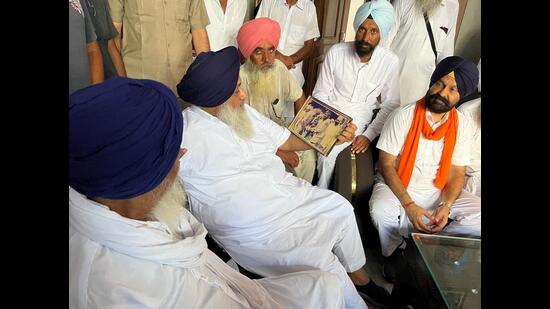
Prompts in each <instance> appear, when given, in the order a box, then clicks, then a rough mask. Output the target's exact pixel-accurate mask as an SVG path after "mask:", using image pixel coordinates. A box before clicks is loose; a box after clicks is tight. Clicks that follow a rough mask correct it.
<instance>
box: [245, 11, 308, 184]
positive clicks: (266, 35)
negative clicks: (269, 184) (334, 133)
mask: <svg viewBox="0 0 550 309" xmlns="http://www.w3.org/2000/svg"><path fill="white" fill-rule="evenodd" d="M280 37H281V28H280V27H279V24H278V23H277V22H276V21H274V20H272V19H269V18H266V17H263V18H257V19H254V20H251V21H249V22H247V23H245V24H244V25H243V26H242V27H241V29H240V30H239V32H238V34H237V42H238V44H239V49H240V51H241V53H242V54H243V56H244V57H245V58H246V62H245V63H244V64H243V65H242V66H241V69H240V74H239V75H240V77H241V82H242V85H243V88H244V90H245V92H246V93H247V94H248V97H247V99H246V100H245V102H246V103H248V104H250V105H251V106H252V107H254V109H256V110H257V111H258V112H260V113H261V114H262V115H264V116H266V117H268V118H269V119H271V120H273V121H274V122H276V123H277V124H278V125H280V126H283V127H288V126H289V125H290V123H291V122H292V119H293V118H294V114H295V112H298V110H300V108H301V107H302V105H303V104H304V102H305V95H304V92H303V91H302V88H301V87H300V85H299V84H298V82H297V81H296V79H295V78H294V77H293V76H292V74H291V73H290V72H289V71H288V69H287V68H286V66H285V65H284V64H283V63H282V62H281V61H279V60H278V59H276V56H275V54H276V51H277V46H278V45H279V39H280ZM277 155H278V156H279V157H280V158H281V160H283V162H284V163H285V166H286V169H287V171H289V172H291V173H293V174H294V176H296V177H299V178H302V179H304V180H306V181H308V182H310V183H311V181H312V180H313V174H314V173H315V161H316V160H317V158H316V155H315V151H314V150H312V149H310V150H305V151H298V152H294V151H283V150H277Z"/></svg>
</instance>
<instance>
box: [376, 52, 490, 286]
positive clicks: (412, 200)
mask: <svg viewBox="0 0 550 309" xmlns="http://www.w3.org/2000/svg"><path fill="white" fill-rule="evenodd" d="M477 81H478V72H477V69H476V66H475V64H473V63H472V62H471V61H468V60H464V59H462V58H460V57H456V56H451V57H448V58H445V59H444V60H443V61H441V62H440V63H439V64H438V65H437V67H436V69H435V71H434V73H433V74H432V77H431V80H430V84H429V85H430V89H429V90H428V92H427V93H426V96H425V97H423V98H422V99H420V100H418V102H416V103H411V104H407V105H404V106H402V107H400V108H399V109H397V110H396V111H395V112H394V113H393V114H392V116H391V117H390V118H389V119H388V121H387V123H386V125H385V126H384V129H383V130H382V134H381V135H380V139H379V141H378V143H377V147H378V149H380V158H379V161H378V166H379V170H380V173H381V174H382V176H383V179H381V181H380V182H377V183H376V184H375V185H374V188H373V192H372V196H371V199H370V201H369V206H370V213H371V218H372V221H373V223H374V226H375V227H376V229H377V230H378V234H379V236H380V244H381V247H382V255H383V256H384V257H390V256H391V255H392V254H393V253H394V252H396V253H397V252H398V251H397V250H396V249H397V248H398V247H401V246H402V245H404V244H405V242H404V239H403V237H407V236H408V235H409V233H410V232H412V229H413V228H414V229H415V230H419V231H421V232H423V233H436V232H440V231H443V232H444V233H446V234H451V235H465V236H474V237H479V236H481V199H480V198H479V197H478V196H475V195H473V194H471V193H469V192H466V191H464V190H463V186H464V175H465V169H466V166H467V165H469V164H470V151H471V143H472V139H473V125H472V123H471V122H470V121H469V120H468V118H467V117H465V116H464V115H463V114H462V113H461V112H458V111H457V110H456V109H455V105H456V104H457V103H458V101H459V99H460V97H465V96H467V95H468V94H470V93H472V91H473V90H474V89H475V87H476V85H477ZM449 218H451V219H453V220H454V221H453V222H452V223H451V224H449V226H447V227H445V225H446V224H447V222H448V219H449ZM390 260H393V259H390ZM387 266H391V263H384V267H383V273H384V275H385V277H387V278H388V280H390V281H393V280H395V273H394V271H393V269H392V267H387Z"/></svg>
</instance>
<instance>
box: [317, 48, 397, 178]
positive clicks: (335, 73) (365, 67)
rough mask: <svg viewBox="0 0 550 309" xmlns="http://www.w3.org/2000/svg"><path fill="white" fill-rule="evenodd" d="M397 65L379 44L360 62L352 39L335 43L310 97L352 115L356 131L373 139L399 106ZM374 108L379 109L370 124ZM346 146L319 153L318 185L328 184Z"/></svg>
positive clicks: (389, 53) (390, 53)
mask: <svg viewBox="0 0 550 309" xmlns="http://www.w3.org/2000/svg"><path fill="white" fill-rule="evenodd" d="M398 65H399V59H397V56H396V55H395V54H394V53H393V52H392V51H390V50H389V49H387V48H384V47H382V46H377V47H376V48H375V49H374V52H373V54H372V57H371V59H370V60H369V62H367V63H362V62H361V59H360V58H359V56H358V55H357V53H356V52H355V46H354V42H346V43H339V44H335V45H333V46H332V47H331V48H330V49H329V50H328V52H327V55H326V57H325V61H324V62H323V66H322V67H321V72H320V73H319V77H318V78H317V83H316V84H315V89H313V96H314V97H315V98H317V99H319V100H321V101H323V102H325V103H327V104H330V105H331V106H333V107H335V108H336V109H338V110H339V111H341V112H343V113H344V114H347V115H349V116H350V117H352V118H353V123H355V124H356V125H357V132H356V134H357V135H364V136H366V137H367V138H368V139H369V140H370V141H371V142H372V141H373V140H374V139H375V138H376V137H378V135H380V132H381V131H382V127H383V126H384V123H385V121H386V118H388V115H389V114H390V113H391V112H392V111H393V110H394V109H395V108H397V107H399V78H398V69H399V68H398ZM378 96H380V99H381V102H382V104H380V103H379V102H378V100H377V97H378ZM376 108H380V112H379V113H378V114H377V116H376V118H375V119H374V121H372V123H371V119H372V116H373V111H374V109H376ZM348 145H349V143H344V144H341V145H338V146H335V147H334V148H333V149H332V151H331V153H330V154H329V156H328V157H324V156H322V155H319V156H318V159H317V171H318V172H319V182H318V183H317V185H318V186H320V187H322V188H327V187H328V184H329V182H330V178H331V177H332V173H333V170H334V164H335V162H336V157H337V156H338V153H340V151H342V150H343V149H344V148H346V147H347V146H348Z"/></svg>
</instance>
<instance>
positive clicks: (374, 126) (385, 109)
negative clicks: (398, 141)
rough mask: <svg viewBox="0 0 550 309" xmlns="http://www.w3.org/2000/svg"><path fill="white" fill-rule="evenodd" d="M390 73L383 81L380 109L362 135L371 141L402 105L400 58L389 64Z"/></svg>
mask: <svg viewBox="0 0 550 309" xmlns="http://www.w3.org/2000/svg"><path fill="white" fill-rule="evenodd" d="M387 70H388V74H387V75H386V80H385V81H384V82H383V86H382V92H381V94H380V95H381V97H380V98H381V101H382V104H381V105H380V111H379V112H378V114H377V115H376V117H375V118H374V121H373V122H372V123H371V124H370V125H368V126H367V129H365V132H363V133H362V134H361V135H364V136H366V137H367V138H368V139H369V140H370V141H371V142H372V141H373V140H374V139H375V138H377V137H378V135H380V132H382V128H383V127H384V123H385V122H386V120H387V119H388V116H389V115H390V113H391V112H393V111H394V110H395V109H396V108H398V107H399V105H400V96H399V59H398V58H397V57H395V58H394V61H393V62H392V63H391V64H390V65H389V66H388V69H387Z"/></svg>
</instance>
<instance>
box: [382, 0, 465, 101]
mask: <svg viewBox="0 0 550 309" xmlns="http://www.w3.org/2000/svg"><path fill="white" fill-rule="evenodd" d="M392 3H393V7H394V8H395V26H394V27H393V28H392V30H391V31H390V33H389V35H388V37H387V39H385V40H384V42H383V46H386V47H388V48H390V49H391V50H392V51H393V52H395V54H397V56H398V57H399V84H400V85H401V89H400V94H401V104H402V105H405V104H409V103H412V102H416V101H417V100H418V99H420V98H421V97H422V96H424V94H425V93H426V91H427V90H428V88H429V83H430V76H431V74H432V72H433V70H434V69H435V66H436V64H437V63H439V62H440V61H441V60H443V59H445V58H447V57H449V56H452V55H454V48H455V33H456V24H457V19H458V11H459V1H458V0H394V1H393V2H392ZM428 29H430V30H428ZM430 32H431V36H430ZM432 38H433V41H432Z"/></svg>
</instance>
